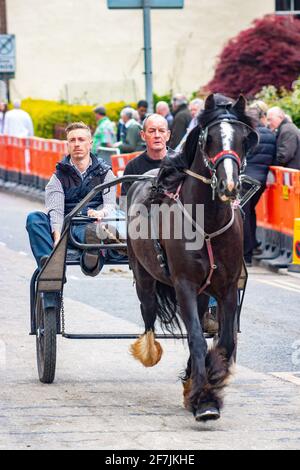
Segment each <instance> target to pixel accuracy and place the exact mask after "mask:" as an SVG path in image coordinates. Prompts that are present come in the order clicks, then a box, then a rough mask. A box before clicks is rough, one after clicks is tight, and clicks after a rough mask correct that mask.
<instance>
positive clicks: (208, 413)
mask: <svg viewBox="0 0 300 470" xmlns="http://www.w3.org/2000/svg"><path fill="white" fill-rule="evenodd" d="M220 417H221V414H220V411H219V410H218V408H215V407H214V406H210V407H209V408H202V409H200V410H197V411H196V414H195V419H196V421H212V420H216V419H219V418H220Z"/></svg>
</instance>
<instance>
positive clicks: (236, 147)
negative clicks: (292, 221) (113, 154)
mask: <svg viewBox="0 0 300 470" xmlns="http://www.w3.org/2000/svg"><path fill="white" fill-rule="evenodd" d="M245 107H246V101H245V99H244V97H242V96H240V98H239V99H238V100H237V101H236V102H235V103H234V104H232V102H230V100H229V99H228V98H226V97H224V96H222V95H210V96H209V97H208V98H207V99H206V102H205V109H204V110H203V112H202V113H201V115H200V117H199V125H198V126H197V127H196V128H195V129H194V130H193V131H192V132H191V133H190V135H189V137H188V139H187V141H186V144H185V148H184V149H183V151H182V153H181V154H179V155H177V156H175V157H174V156H173V157H170V158H166V159H165V161H164V162H163V164H162V167H161V169H160V171H159V174H158V177H157V180H156V183H155V184H154V185H153V184H151V183H149V182H137V183H135V184H134V185H133V186H132V188H131V190H130V192H129V194H128V209H129V211H128V227H130V224H132V223H136V218H137V214H136V213H135V214H134V213H133V212H134V211H131V209H132V208H133V207H134V206H135V205H136V204H145V203H146V205H147V208H148V209H147V210H148V211H149V207H150V203H155V204H162V203H166V204H168V205H169V206H175V205H176V207H178V208H179V211H180V213H181V214H183V218H185V219H189V220H190V221H191V224H193V227H194V230H195V233H196V232H198V234H199V233H200V234H201V235H202V237H203V238H204V244H203V246H202V247H197V248H196V249H189V250H187V249H186V247H187V245H186V243H187V239H186V238H185V236H184V234H183V236H182V237H181V238H180V239H178V237H177V238H176V237H174V236H172V235H171V236H170V237H168V238H164V237H163V235H162V233H163V225H164V220H163V218H160V223H159V226H158V228H157V234H156V235H157V236H155V237H152V239H151V238H150V237H147V238H146V237H140V238H138V237H133V236H132V235H131V234H130V230H129V232H128V256H129V262H130V265H131V267H132V269H133V272H134V277H135V280H136V289H137V294H138V297H139V300H140V302H141V312H142V316H143V320H144V323H145V333H144V334H143V335H142V336H141V337H140V338H139V339H138V340H137V341H136V342H135V343H134V344H133V345H132V347H131V352H132V354H133V355H134V357H135V358H136V359H139V360H140V361H141V362H142V364H143V365H144V366H147V367H150V366H153V365H155V364H156V363H157V362H158V361H159V360H160V358H161V355H162V348H161V346H160V344H159V343H158V342H157V341H156V340H155V335H154V324H155V320H156V318H157V317H158V318H159V319H160V320H161V322H162V324H164V325H166V324H167V325H168V326H169V327H172V331H173V330H174V328H173V327H175V326H176V325H177V326H178V325H179V321H178V318H181V320H182V321H183V323H184V326H185V328H186V331H187V335H188V344H189V350H190V358H189V360H188V364H187V368H186V372H185V376H184V378H183V385H184V403H185V406H186V407H187V408H188V409H189V410H190V411H192V412H193V413H194V416H195V418H196V420H197V421H201V420H202V421H206V420H208V419H217V418H219V417H220V409H221V406H222V389H223V388H224V387H225V385H226V382H227V379H228V377H229V375H230V367H229V366H230V363H231V361H232V358H233V357H234V353H235V349H236V345H237V323H236V312H237V284H238V280H239V277H240V273H241V269H242V263H243V223H242V218H241V215H240V211H239V210H237V209H236V208H235V207H234V206H235V205H234V201H235V200H236V198H237V196H238V192H239V189H240V179H239V176H240V172H241V169H242V167H243V165H244V160H245V154H246V152H247V150H248V149H249V148H250V147H251V146H253V145H256V143H257V139H258V137H257V133H256V132H255V131H254V130H253V128H252V122H251V119H250V118H249V117H248V116H247V115H246V112H245ZM186 204H190V206H189V207H191V210H190V211H188V210H186ZM197 205H204V226H203V224H202V226H199V223H197V220H196V210H195V208H196V206H197ZM162 217H163V216H162ZM172 220H173V219H172ZM148 223H149V225H152V223H151V217H149V218H148ZM171 225H174V220H173V221H171ZM171 232H172V230H171ZM153 238H154V239H153ZM158 247H159V248H161V256H158V251H159V250H158ZM158 259H159V260H160V262H159V261H158ZM162 259H163V260H165V263H164V262H162ZM208 296H213V297H215V298H216V299H217V302H218V319H219V325H220V326H219V338H218V342H217V344H216V345H215V347H214V348H213V349H211V350H210V351H208V350H207V343H206V340H205V338H204V335H203V329H202V319H203V315H204V313H205V311H206V310H207V305H208V298H209V297H208Z"/></svg>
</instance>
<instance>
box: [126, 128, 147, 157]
mask: <svg viewBox="0 0 300 470" xmlns="http://www.w3.org/2000/svg"><path fill="white" fill-rule="evenodd" d="M141 130H142V128H141V126H140V125H139V123H138V122H134V121H133V122H132V123H131V124H130V126H129V127H127V128H126V135H125V141H123V143H122V144H121V145H120V151H121V153H131V152H139V151H140V150H145V147H146V144H145V142H144V141H143V139H142V137H141V134H140V133H141Z"/></svg>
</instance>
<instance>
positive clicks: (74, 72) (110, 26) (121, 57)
mask: <svg viewBox="0 0 300 470" xmlns="http://www.w3.org/2000/svg"><path fill="white" fill-rule="evenodd" d="M271 12H274V0H264V1H263V2H262V1H261V0H251V2H249V1H247V0H244V1H243V0H185V8H184V9H183V10H153V11H152V44H153V82H154V91H155V92H157V93H159V94H162V93H166V92H169V91H170V90H172V91H174V92H177V91H182V92H185V93H188V94H191V93H192V92H193V91H195V90H197V89H198V88H199V87H200V86H202V85H204V84H206V83H207V81H208V80H209V79H210V78H212V76H213V71H214V66H215V64H216V58H217V56H218V55H219V54H220V52H221V51H222V48H223V46H224V44H225V43H226V41H227V40H228V39H229V38H230V37H233V36H235V35H236V34H237V33H238V32H239V31H241V30H243V29H245V28H247V27H248V26H249V25H250V24H251V22H252V20H253V19H254V18H259V17H262V16H263V15H264V14H266V13H271ZM7 16H8V32H9V33H14V34H16V40H17V73H16V79H15V80H12V81H11V95H12V96H13V97H18V98H26V97H32V98H44V99H59V98H66V97H67V95H68V98H69V99H70V101H74V100H75V99H78V100H80V101H90V102H93V103H95V102H101V101H102V102H107V101H111V100H121V99H124V100H125V101H129V100H136V99H138V98H143V97H144V95H145V93H144V75H143V71H144V57H143V50H142V47H143V28H142V12H141V11H139V10H108V9H107V2H106V0H48V1H44V0H42V1H41V0H26V1H25V0H7Z"/></svg>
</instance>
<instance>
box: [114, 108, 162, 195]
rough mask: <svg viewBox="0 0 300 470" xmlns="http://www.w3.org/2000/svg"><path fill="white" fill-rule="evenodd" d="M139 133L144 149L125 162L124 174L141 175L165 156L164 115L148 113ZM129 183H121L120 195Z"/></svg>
mask: <svg viewBox="0 0 300 470" xmlns="http://www.w3.org/2000/svg"><path fill="white" fill-rule="evenodd" d="M141 135H142V138H143V140H144V141H145V142H146V151H145V152H144V153H142V154H141V155H139V156H138V157H136V158H134V159H133V160H131V161H130V162H129V163H128V164H127V166H126V168H125V171H124V176H126V175H142V174H144V173H146V172H147V171H150V170H154V169H156V168H160V165H161V161H162V159H163V158H164V157H165V156H166V153H167V142H168V140H169V138H170V131H169V129H168V122H167V120H166V119H165V118H164V117H162V116H161V115H159V114H150V116H149V117H147V118H146V119H145V120H144V125H143V130H142V131H141ZM130 185H131V183H123V184H122V196H125V195H126V194H127V191H128V189H129V188H130Z"/></svg>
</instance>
